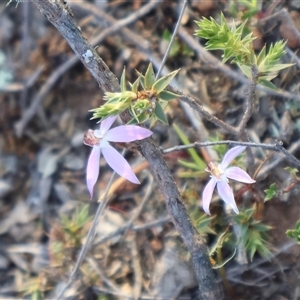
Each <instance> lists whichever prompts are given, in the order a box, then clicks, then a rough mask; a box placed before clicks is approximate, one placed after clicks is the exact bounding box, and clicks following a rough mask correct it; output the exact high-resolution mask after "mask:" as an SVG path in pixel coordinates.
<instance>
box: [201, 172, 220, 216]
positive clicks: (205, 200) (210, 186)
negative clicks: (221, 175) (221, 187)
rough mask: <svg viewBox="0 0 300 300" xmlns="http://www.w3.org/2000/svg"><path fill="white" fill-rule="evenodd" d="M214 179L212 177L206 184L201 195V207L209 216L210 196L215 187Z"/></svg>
mask: <svg viewBox="0 0 300 300" xmlns="http://www.w3.org/2000/svg"><path fill="white" fill-rule="evenodd" d="M216 183H217V181H216V179H215V178H214V177H212V178H211V180H210V181H209V182H208V183H207V185H206V186H205V188H204V190H203V193H202V206H203V210H204V211H205V212H206V213H207V214H208V215H210V211H209V204H210V202H211V198H212V194H213V192H214V189H215V186H216Z"/></svg>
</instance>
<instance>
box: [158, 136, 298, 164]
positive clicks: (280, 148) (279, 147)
mask: <svg viewBox="0 0 300 300" xmlns="http://www.w3.org/2000/svg"><path fill="white" fill-rule="evenodd" d="M295 144H296V145H298V144H299V143H295ZM295 144H293V145H295ZM216 145H233V146H247V147H253V148H263V149H266V150H273V151H275V152H282V153H283V154H284V155H286V156H287V157H288V158H289V159H290V160H292V161H293V162H294V163H295V164H296V165H297V166H300V160H299V159H297V158H296V157H295V156H294V155H293V154H291V153H290V152H291V151H290V150H286V149H285V148H284V147H283V146H282V143H281V142H278V141H277V142H276V143H275V144H264V143H252V142H237V141H219V142H205V143H200V142H195V143H193V144H189V145H181V146H174V147H172V148H168V149H164V150H162V152H163V153H164V154H166V153H170V152H174V151H181V150H185V149H189V148H195V147H209V146H216ZM293 145H292V146H293ZM292 146H291V147H292ZM294 147H295V146H293V148H294Z"/></svg>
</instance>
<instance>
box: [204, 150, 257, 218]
mask: <svg viewBox="0 0 300 300" xmlns="http://www.w3.org/2000/svg"><path fill="white" fill-rule="evenodd" d="M245 149H246V147H244V146H237V147H234V148H232V149H230V150H229V151H228V152H227V153H226V154H225V156H224V158H223V161H222V162H221V164H219V165H217V164H215V163H213V162H210V163H209V164H208V166H207V169H205V171H207V172H210V174H211V176H210V177H211V179H210V181H209V182H208V183H207V185H206V186H205V188H204V191H203V194H202V203H203V210H204V211H205V212H206V213H207V214H209V215H210V212H209V204H210V202H211V198H212V194H213V191H214V189H215V186H217V190H218V193H219V196H220V197H221V198H222V199H223V200H224V201H225V203H227V204H228V205H229V206H231V208H232V209H233V210H234V211H235V213H237V214H238V213H239V210H238V208H237V206H236V203H235V200H234V195H233V192H232V189H231V187H230V186H229V184H228V178H229V179H234V180H236V181H240V182H244V183H254V182H255V180H253V179H251V177H250V176H249V175H248V174H247V173H246V172H245V171H244V170H242V169H241V168H239V167H230V168H228V165H229V164H230V163H231V162H232V161H233V160H234V159H235V158H236V157H237V156H238V155H240V154H241V153H242V152H243V151H244V150H245Z"/></svg>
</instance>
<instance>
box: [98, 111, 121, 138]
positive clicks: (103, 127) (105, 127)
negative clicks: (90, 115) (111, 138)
mask: <svg viewBox="0 0 300 300" xmlns="http://www.w3.org/2000/svg"><path fill="white" fill-rule="evenodd" d="M117 117H118V116H112V117H108V118H106V119H104V120H103V121H102V122H101V124H100V133H101V135H102V136H104V135H105V134H106V132H107V131H108V130H109V128H110V127H111V125H112V124H113V122H114V121H116V119H117Z"/></svg>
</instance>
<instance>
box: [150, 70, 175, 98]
mask: <svg viewBox="0 0 300 300" xmlns="http://www.w3.org/2000/svg"><path fill="white" fill-rule="evenodd" d="M179 71H180V69H178V70H175V71H173V72H171V73H169V74H168V75H166V76H163V77H161V78H160V79H158V80H157V81H155V83H154V84H153V86H152V91H153V92H155V93H156V94H159V93H161V92H162V91H163V90H164V89H165V88H166V87H167V86H168V85H169V83H170V82H171V81H172V80H173V78H174V77H175V76H176V74H177V73H178V72H179Z"/></svg>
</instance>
